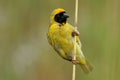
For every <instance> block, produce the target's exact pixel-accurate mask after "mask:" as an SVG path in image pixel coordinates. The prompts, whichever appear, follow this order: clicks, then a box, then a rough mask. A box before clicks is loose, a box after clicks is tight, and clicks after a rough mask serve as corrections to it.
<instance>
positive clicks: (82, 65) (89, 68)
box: [80, 60, 93, 74]
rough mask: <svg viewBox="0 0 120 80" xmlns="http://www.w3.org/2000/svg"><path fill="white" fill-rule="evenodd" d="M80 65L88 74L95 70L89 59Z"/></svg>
mask: <svg viewBox="0 0 120 80" xmlns="http://www.w3.org/2000/svg"><path fill="white" fill-rule="evenodd" d="M80 66H81V68H82V70H83V71H84V72H85V73H87V74H88V73H90V72H91V71H92V70H93V65H92V64H91V63H90V62H89V61H88V60H86V64H80Z"/></svg>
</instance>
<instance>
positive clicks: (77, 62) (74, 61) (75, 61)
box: [71, 60, 79, 65]
mask: <svg viewBox="0 0 120 80" xmlns="http://www.w3.org/2000/svg"><path fill="white" fill-rule="evenodd" d="M71 62H72V63H73V64H75V65H76V64H79V61H77V60H72V61H71Z"/></svg>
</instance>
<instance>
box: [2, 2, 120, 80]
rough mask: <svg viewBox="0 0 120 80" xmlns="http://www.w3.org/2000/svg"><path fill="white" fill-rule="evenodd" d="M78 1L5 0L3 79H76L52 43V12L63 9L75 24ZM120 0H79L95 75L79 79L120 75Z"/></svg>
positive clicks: (81, 75) (107, 78)
mask: <svg viewBox="0 0 120 80" xmlns="http://www.w3.org/2000/svg"><path fill="white" fill-rule="evenodd" d="M74 3H75V0H0V80H71V75H72V64H71V63H70V62H68V61H65V60H63V59H62V58H60V57H59V56H58V55H57V53H56V52H55V51H54V50H53V48H52V47H51V46H50V45H49V43H48V41H47V38H46V33H47V31H48V27H49V20H50V14H51V12H52V11H53V10H54V9H56V8H58V7H61V8H64V9H65V10H66V11H67V12H68V14H69V16H70V18H69V22H70V23H71V24H74ZM119 4H120V0H79V18H78V25H79V26H78V30H79V31H80V37H81V41H82V45H83V46H82V49H83V52H84V54H85V55H86V56H87V58H89V60H90V61H91V62H92V63H93V64H94V67H95V69H94V70H93V71H92V73H90V74H88V75H87V74H84V72H83V71H82V70H81V68H80V67H79V66H77V71H76V80H120V57H119V56H120V49H119V48H120V5H119Z"/></svg>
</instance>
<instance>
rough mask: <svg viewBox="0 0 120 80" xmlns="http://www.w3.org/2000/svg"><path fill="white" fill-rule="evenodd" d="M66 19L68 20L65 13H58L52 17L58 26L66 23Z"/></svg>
mask: <svg viewBox="0 0 120 80" xmlns="http://www.w3.org/2000/svg"><path fill="white" fill-rule="evenodd" d="M67 18H69V16H68V14H67V13H66V12H61V13H58V14H56V15H55V17H54V19H55V21H56V22H58V23H60V24H63V23H66V21H67Z"/></svg>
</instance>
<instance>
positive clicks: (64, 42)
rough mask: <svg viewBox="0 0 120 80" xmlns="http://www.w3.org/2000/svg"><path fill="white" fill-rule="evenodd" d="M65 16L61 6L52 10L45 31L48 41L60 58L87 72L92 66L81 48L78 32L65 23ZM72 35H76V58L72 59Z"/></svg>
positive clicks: (66, 15) (66, 16)
mask: <svg viewBox="0 0 120 80" xmlns="http://www.w3.org/2000/svg"><path fill="white" fill-rule="evenodd" d="M67 18H69V16H68V14H67V13H66V11H65V10H64V9H62V8H58V9H55V10H54V11H53V12H52V14H51V17H50V27H49V30H48V33H47V37H48V41H49V43H50V45H51V46H52V47H53V48H54V49H55V51H57V53H58V54H59V55H60V56H61V57H62V58H64V59H66V60H68V61H71V62H72V63H73V64H80V66H81V68H82V70H83V71H84V72H85V73H89V72H91V71H92V69H93V66H92V64H91V63H90V62H88V60H87V59H86V58H85V56H84V54H83V52H82V50H81V42H80V39H79V36H78V35H79V32H78V31H75V29H74V27H73V26H72V25H70V24H69V23H67ZM74 37H76V60H73V59H72V58H73V55H74Z"/></svg>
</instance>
